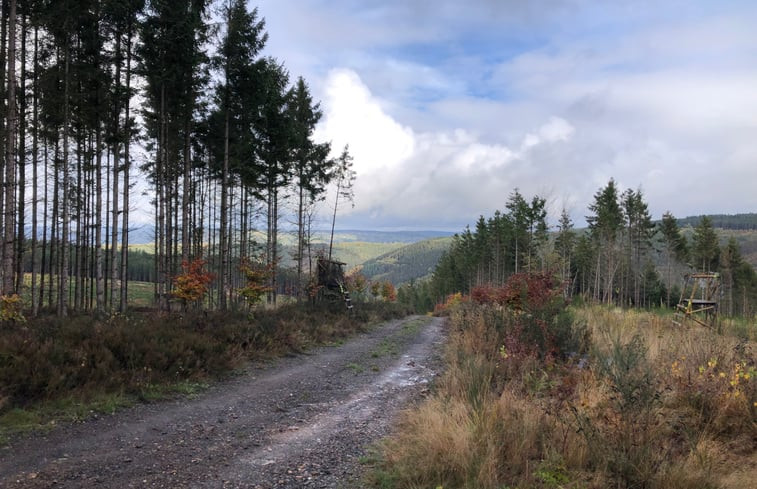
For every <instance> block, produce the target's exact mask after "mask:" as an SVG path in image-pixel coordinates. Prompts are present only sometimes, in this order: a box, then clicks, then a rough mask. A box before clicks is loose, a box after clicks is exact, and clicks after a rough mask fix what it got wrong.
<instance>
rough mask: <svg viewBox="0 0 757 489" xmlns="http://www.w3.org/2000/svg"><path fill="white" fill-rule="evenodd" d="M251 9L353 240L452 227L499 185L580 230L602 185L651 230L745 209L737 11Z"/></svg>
mask: <svg viewBox="0 0 757 489" xmlns="http://www.w3.org/2000/svg"><path fill="white" fill-rule="evenodd" d="M260 9H261V15H263V16H265V17H266V19H267V20H269V24H268V27H269V31H270V33H271V41H270V43H269V46H270V49H271V52H272V53H273V54H275V55H277V56H280V57H281V59H282V60H284V61H286V63H287V66H289V67H290V69H291V70H292V73H293V75H299V74H302V75H304V76H305V78H306V79H307V80H308V81H309V82H310V84H311V87H312V89H313V92H314V95H315V97H316V98H317V99H320V100H322V102H323V104H322V107H323V109H324V110H325V117H324V120H323V121H322V123H321V125H320V126H319V128H318V130H319V137H320V138H322V139H324V140H332V141H333V143H334V148H335V151H336V150H340V149H341V147H342V146H343V145H344V144H346V143H349V144H350V149H351V151H352V153H353V154H354V156H355V164H356V166H357V169H358V172H359V175H358V183H357V189H356V190H357V195H356V200H357V202H356V206H355V209H354V210H352V211H351V212H350V215H349V216H345V219H351V220H352V222H353V223H354V225H361V226H362V227H372V226H378V225H384V226H400V225H408V226H409V225H416V226H419V227H440V226H448V227H452V228H454V229H460V228H461V227H462V226H464V225H465V224H466V223H472V222H473V221H474V220H475V218H476V217H477V216H478V215H479V214H484V215H488V214H489V213H491V212H493V211H494V209H497V208H499V209H501V208H503V206H504V202H505V201H506V199H507V196H508V195H509V193H510V192H512V190H513V189H514V188H515V187H518V188H519V189H520V190H521V192H523V193H524V194H527V195H530V194H534V193H538V194H540V195H542V196H545V197H547V198H549V199H550V200H551V201H552V202H554V207H556V209H553V210H552V215H553V216H556V215H557V214H559V210H560V209H559V207H561V206H562V204H563V203H565V204H566V206H567V207H568V208H569V210H571V212H572V217H573V219H574V220H575V221H576V222H577V224H579V225H581V224H582V221H583V217H584V216H585V215H586V214H587V213H588V211H587V210H586V209H587V206H588V204H589V203H590V201H591V199H592V197H593V195H594V193H595V192H596V191H597V190H598V189H599V188H600V187H601V186H604V185H605V184H606V183H607V181H608V180H609V179H610V178H611V177H613V178H615V179H616V180H617V181H618V183H619V184H620V186H621V187H622V188H637V187H639V186H641V187H642V189H643V190H644V192H645V195H646V196H647V199H648V202H649V204H650V210H651V211H652V213H653V215H654V216H655V217H659V216H660V215H661V214H662V212H664V211H665V210H668V209H670V210H671V211H673V212H674V214H676V215H679V216H685V215H690V214H698V213H704V212H725V213H734V212H748V211H754V210H755V209H757V192H754V191H753V190H752V188H751V187H753V185H754V182H755V181H757V164H755V163H756V162H757V139H756V138H755V137H754V134H757V91H756V90H754V87H755V86H757V68H755V67H757V58H755V52H756V51H755V47H757V41H756V40H755V36H754V34H753V31H754V27H753V26H754V22H755V20H757V5H755V4H754V3H753V2H749V1H738V0H736V1H733V2H725V3H723V2H687V1H685V0H671V1H670V2H662V3H660V2H646V1H641V2H639V1H638V0H618V1H617V2H605V3H601V4H598V3H597V2H591V1H588V0H555V1H543V2H542V1H540V2H521V1H516V0H512V1H502V2H495V1H490V0H474V1H472V2H467V3H460V2H453V1H451V0H440V1H438V2H426V1H422V0H417V1H412V0H411V1H399V0H386V1H378V0H375V1H374V0H369V1H366V2H351V1H343V0H333V1H330V2H326V1H325V0H299V1H297V2H291V1H286V0H276V1H275V2H274V1H273V0H263V2H262V3H261V7H260ZM315 25H318V28H315V27H314V26H315Z"/></svg>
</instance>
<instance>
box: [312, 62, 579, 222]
mask: <svg viewBox="0 0 757 489" xmlns="http://www.w3.org/2000/svg"><path fill="white" fill-rule="evenodd" d="M325 93H326V94H327V96H326V99H325V101H324V107H325V116H324V119H323V121H322V123H321V124H320V125H319V127H318V129H317V137H318V139H320V140H330V141H332V145H333V147H334V150H335V152H338V151H339V150H340V149H341V147H342V146H343V145H344V144H349V146H350V152H351V153H352V155H353V156H354V165H355V169H356V171H357V173H358V178H357V182H356V186H355V193H356V199H355V200H356V205H355V208H354V209H353V210H345V216H350V215H351V216H352V218H351V220H350V221H349V222H350V225H352V226H359V227H371V226H385V225H389V223H393V224H394V225H412V224H418V223H422V222H427V223H431V222H433V223H434V224H435V225H436V226H440V225H441V226H443V225H445V224H449V225H458V226H459V223H461V222H468V221H469V220H470V219H471V217H475V216H476V215H477V214H478V213H488V212H493V211H494V210H495V209H497V208H503V207H504V203H505V201H506V199H507V196H508V195H509V193H510V192H511V191H512V189H513V188H515V187H516V186H518V187H520V188H521V189H523V190H524V191H526V192H536V191H537V190H540V188H542V187H543V181H542V180H540V179H533V180H532V182H528V181H526V182H524V181H520V180H519V177H521V176H523V175H524V174H527V175H535V174H537V173H538V172H539V171H540V170H538V169H536V168H537V167H538V162H537V161H536V160H535V159H534V158H533V155H534V154H536V153H535V150H536V149H538V148H548V147H551V146H554V145H555V144H559V143H564V142H566V141H568V140H569V139H570V138H571V137H572V135H573V132H574V129H573V127H572V126H571V124H570V123H569V122H568V121H566V120H564V119H562V118H559V117H551V118H549V119H548V120H547V121H546V122H544V123H543V124H542V125H540V126H539V127H537V128H536V130H535V131H533V133H529V134H527V135H526V136H525V137H524V139H523V140H522V141H521V142H519V144H518V145H517V146H516V148H517V149H512V148H511V147H509V146H508V145H506V144H504V143H503V142H497V143H487V142H483V141H482V140H481V139H480V138H479V136H477V135H476V134H475V133H473V132H470V131H468V130H464V129H455V130H452V131H428V132H422V133H416V132H414V131H413V130H411V129H409V128H407V127H404V126H402V125H401V124H399V123H398V122H397V121H395V120H394V119H393V118H392V117H391V116H389V115H388V114H387V113H386V112H384V110H383V109H382V103H381V101H380V100H378V99H377V98H376V97H375V96H373V95H372V94H371V92H370V91H369V90H368V88H367V87H366V86H365V84H363V82H362V81H361V79H360V77H359V76H358V75H357V74H356V73H355V72H353V71H350V70H346V69H338V70H334V71H332V73H331V74H330V75H329V77H328V79H327V83H326V88H325ZM526 150H528V151H526ZM427 225H428V224H427Z"/></svg>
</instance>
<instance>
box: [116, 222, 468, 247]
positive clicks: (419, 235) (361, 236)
mask: <svg viewBox="0 0 757 489" xmlns="http://www.w3.org/2000/svg"><path fill="white" fill-rule="evenodd" d="M453 234H454V233H452V232H449V231H423V230H422V231H366V230H352V229H340V230H336V231H334V243H345V242H365V243H416V242H418V241H423V240H426V239H433V238H441V237H445V236H452V235H453ZM154 239H155V231H154V227H153V226H152V225H151V224H139V225H135V226H133V227H132V228H131V229H130V231H129V242H130V243H131V244H148V243H152V242H153V240H154ZM253 239H255V240H257V241H259V242H261V243H262V242H265V232H264V231H256V232H254V233H253ZM330 239H331V230H317V231H314V232H313V236H312V241H313V243H328V242H329V240H330ZM296 242H297V233H296V232H292V233H290V232H286V231H281V232H280V234H279V243H281V244H282V245H283V246H289V245H293V244H294V243H296Z"/></svg>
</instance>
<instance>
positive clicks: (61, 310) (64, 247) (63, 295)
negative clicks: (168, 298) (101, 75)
mask: <svg viewBox="0 0 757 489" xmlns="http://www.w3.org/2000/svg"><path fill="white" fill-rule="evenodd" d="M64 50H65V53H64V55H63V57H64V62H63V63H64V80H63V93H64V94H63V98H64V100H63V171H62V175H61V177H62V179H63V184H62V193H63V196H62V198H63V201H62V202H61V210H62V212H61V214H62V221H63V222H62V226H61V227H62V230H61V235H60V256H61V260H60V261H61V265H60V272H59V280H58V283H59V286H58V316H61V317H65V316H67V315H68V273H69V270H68V269H69V262H70V259H71V256H70V255H71V250H70V249H69V244H68V242H69V224H70V215H71V211H70V202H69V198H70V195H69V193H70V182H69V178H68V177H69V175H68V173H69V162H68V156H69V155H68V143H69V141H68V139H69V130H70V124H71V121H70V117H71V114H70V113H69V94H70V86H69V85H70V79H69V68H70V67H69V64H70V62H71V60H70V50H71V47H70V41H69V39H66V42H65V47H64Z"/></svg>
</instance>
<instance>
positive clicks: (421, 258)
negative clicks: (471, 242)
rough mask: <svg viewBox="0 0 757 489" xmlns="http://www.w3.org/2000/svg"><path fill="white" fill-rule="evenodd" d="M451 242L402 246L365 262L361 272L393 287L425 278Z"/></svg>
mask: <svg viewBox="0 0 757 489" xmlns="http://www.w3.org/2000/svg"><path fill="white" fill-rule="evenodd" d="M451 242H452V238H451V237H444V238H434V239H428V240H425V241H419V242H417V243H412V244H409V245H406V246H403V247H401V248H399V249H396V250H393V251H390V252H389V253H385V254H383V255H381V256H379V257H377V258H374V259H372V260H368V261H366V262H365V263H364V264H363V268H362V272H363V274H364V275H365V276H366V277H368V278H369V279H371V280H388V281H390V282H392V283H393V284H395V285H399V284H401V283H404V282H408V281H410V280H412V279H418V278H423V277H426V276H428V275H429V274H430V273H431V272H433V271H434V268H435V267H436V264H437V263H438V262H439V258H440V257H441V256H442V253H444V252H445V251H447V249H449V246H450V243H451Z"/></svg>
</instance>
